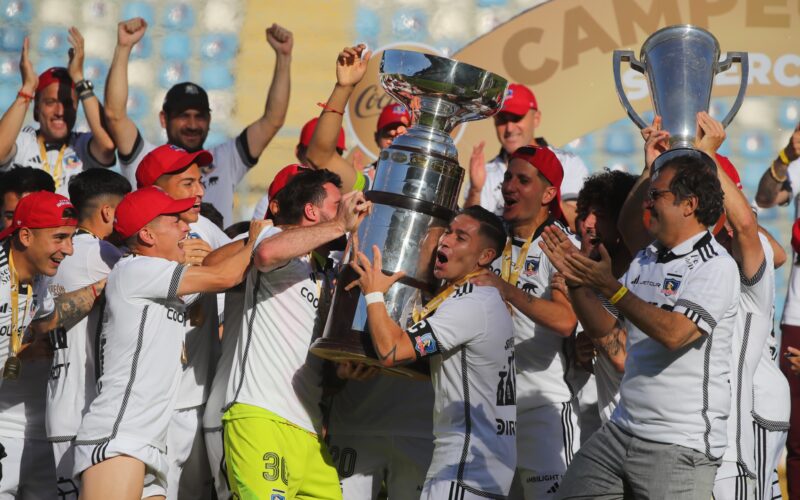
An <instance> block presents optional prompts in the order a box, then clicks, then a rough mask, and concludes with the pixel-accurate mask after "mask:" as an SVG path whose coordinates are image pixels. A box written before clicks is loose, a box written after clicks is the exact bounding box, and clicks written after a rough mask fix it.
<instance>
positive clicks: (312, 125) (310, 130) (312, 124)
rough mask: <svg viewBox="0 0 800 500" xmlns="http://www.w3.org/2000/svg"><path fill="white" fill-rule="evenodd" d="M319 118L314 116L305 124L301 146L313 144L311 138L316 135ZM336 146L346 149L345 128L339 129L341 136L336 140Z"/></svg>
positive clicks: (301, 135) (301, 136)
mask: <svg viewBox="0 0 800 500" xmlns="http://www.w3.org/2000/svg"><path fill="white" fill-rule="evenodd" d="M318 121H319V118H314V119H313V120H310V121H309V122H308V123H306V124H305V125H303V130H301V131H300V144H298V145H299V146H304V147H308V145H309V144H311V138H312V137H313V136H314V130H315V129H316V128H317V122H318ZM336 147H337V148H339V149H345V145H344V129H343V128H340V129H339V138H338V139H337V140H336Z"/></svg>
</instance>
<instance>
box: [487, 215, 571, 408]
mask: <svg viewBox="0 0 800 500" xmlns="http://www.w3.org/2000/svg"><path fill="white" fill-rule="evenodd" d="M549 224H554V225H556V226H557V227H558V228H560V229H561V230H562V231H564V233H565V234H568V235H569V237H570V241H572V242H573V244H575V246H578V243H577V240H576V239H575V237H574V236H573V235H572V234H571V233H570V232H569V229H567V228H566V227H565V226H564V225H563V224H561V223H560V222H556V221H553V220H552V219H551V220H548V221H547V222H545V223H544V224H542V226H541V227H539V229H537V230H536V234H535V235H534V237H533V242H532V243H531V245H530V246H529V247H528V255H527V257H526V258H525V263H524V265H523V268H522V271H521V272H520V273H519V281H517V288H521V289H522V290H523V291H524V292H526V293H528V294H530V295H533V296H534V297H537V298H540V299H545V300H550V299H551V292H552V288H551V287H550V280H551V279H552V277H553V275H554V274H555V273H556V269H555V267H553V265H552V264H551V263H550V259H548V258H547V255H545V253H544V251H543V250H542V249H541V248H540V247H539V241H541V233H542V231H543V230H544V228H545V226H547V225H549ZM524 244H525V242H524V241H522V240H519V239H517V238H513V239H512V249H511V262H512V264H515V263H516V262H517V259H518V257H519V252H520V249H521V247H522V246H523V245H524ZM502 262H503V258H502V256H501V257H499V258H497V259H495V261H494V262H492V271H494V273H495V274H498V275H499V274H500V272H501V268H502ZM512 318H513V320H514V342H515V343H516V365H517V411H518V412H523V411H525V410H528V409H532V408H538V407H540V406H544V405H552V404H556V403H566V402H568V401H571V400H572V398H573V396H574V394H573V390H572V387H570V385H569V383H568V382H567V377H566V371H567V370H568V369H569V367H570V366H571V363H572V360H571V359H569V357H568V352H569V350H568V349H567V348H566V347H567V345H566V343H567V342H568V341H569V339H568V338H564V337H561V336H559V335H558V334H557V333H555V332H553V331H552V330H550V329H549V328H546V327H544V326H541V325H537V324H536V323H534V322H533V320H532V319H530V318H529V317H528V316H526V315H525V314H523V313H521V312H520V311H519V310H518V309H517V308H513V311H512Z"/></svg>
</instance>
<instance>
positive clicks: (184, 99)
mask: <svg viewBox="0 0 800 500" xmlns="http://www.w3.org/2000/svg"><path fill="white" fill-rule="evenodd" d="M161 109H163V110H164V112H165V113H166V114H168V115H170V114H175V113H182V112H184V111H186V110H187V109H196V110H198V111H211V108H210V107H209V106H208V94H207V93H206V91H205V90H203V87H201V86H200V85H196V84H194V83H192V82H183V83H178V84H176V85H173V87H172V88H171V89H169V91H168V92H167V95H166V96H164V104H163V105H162V107H161Z"/></svg>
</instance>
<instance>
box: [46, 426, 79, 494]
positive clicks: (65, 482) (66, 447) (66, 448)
mask: <svg viewBox="0 0 800 500" xmlns="http://www.w3.org/2000/svg"><path fill="white" fill-rule="evenodd" d="M74 441H75V440H74V439H73V440H69V441H57V442H54V443H50V444H51V445H52V447H53V458H54V459H55V462H56V482H57V486H58V498H59V500H67V499H69V500H73V499H74V500H78V496H79V495H80V489H81V482H80V480H79V479H75V478H74V477H72V469H73V468H74V466H75V455H74V453H73V451H72V445H73V443H74Z"/></svg>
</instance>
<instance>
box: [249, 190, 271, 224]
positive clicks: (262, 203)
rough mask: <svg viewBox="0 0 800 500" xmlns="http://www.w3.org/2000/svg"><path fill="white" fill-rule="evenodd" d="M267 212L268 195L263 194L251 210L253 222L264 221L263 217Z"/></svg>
mask: <svg viewBox="0 0 800 500" xmlns="http://www.w3.org/2000/svg"><path fill="white" fill-rule="evenodd" d="M267 210H269V195H268V194H265V195H264V196H262V197H261V198H260V199H259V200H258V203H256V207H255V208H254V209H253V217H252V219H253V220H264V217H266V216H267Z"/></svg>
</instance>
